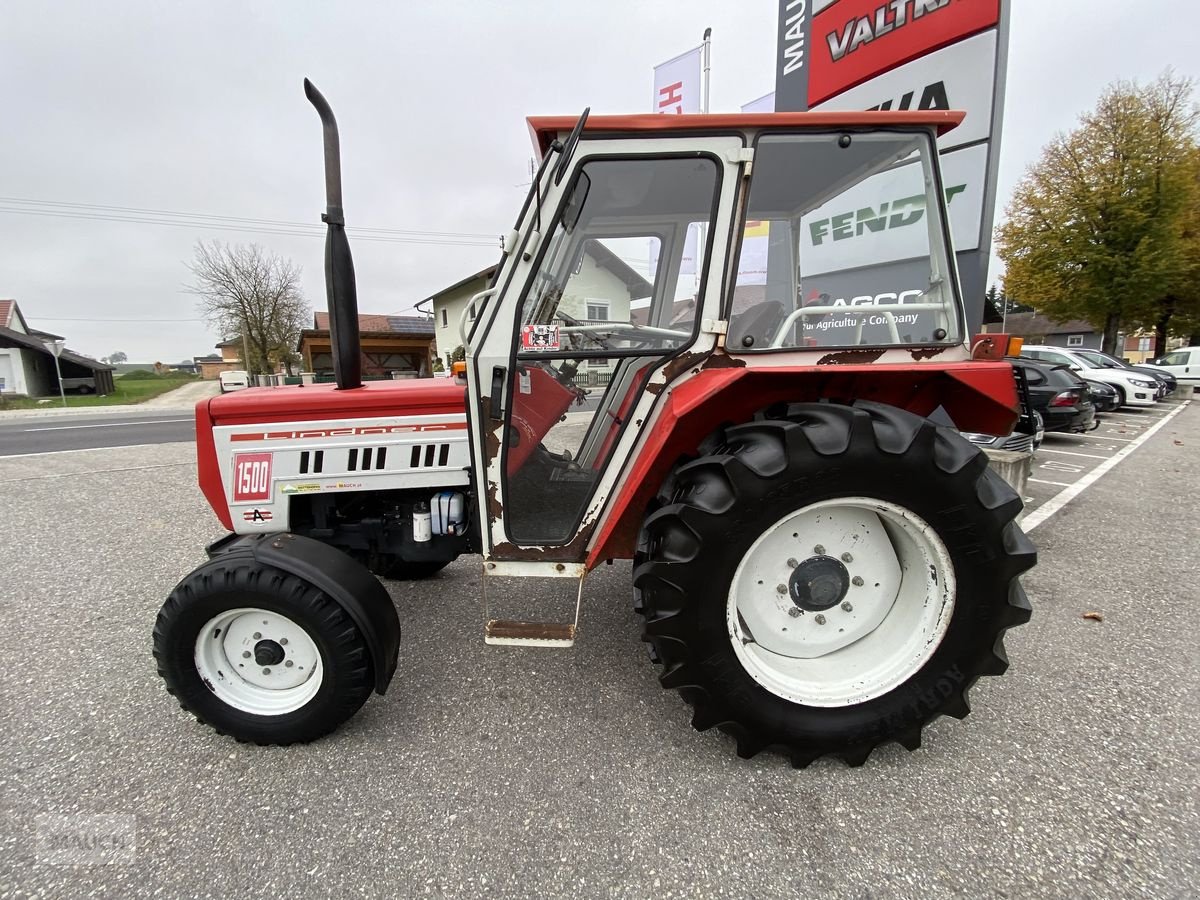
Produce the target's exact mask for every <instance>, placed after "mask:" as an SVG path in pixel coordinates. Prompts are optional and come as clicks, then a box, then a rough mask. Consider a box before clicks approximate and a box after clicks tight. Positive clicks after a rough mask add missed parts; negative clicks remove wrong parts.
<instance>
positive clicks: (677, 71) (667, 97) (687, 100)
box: [650, 45, 704, 115]
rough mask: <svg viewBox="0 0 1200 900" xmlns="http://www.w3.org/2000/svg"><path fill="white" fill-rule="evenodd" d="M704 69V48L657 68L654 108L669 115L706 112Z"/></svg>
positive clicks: (652, 106) (652, 107)
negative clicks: (704, 109)
mask: <svg viewBox="0 0 1200 900" xmlns="http://www.w3.org/2000/svg"><path fill="white" fill-rule="evenodd" d="M703 65H704V46H703V45H701V46H699V47H697V48H696V49H694V50H689V51H688V52H687V53H682V54H680V55H679V56H676V57H675V58H674V59H668V60H667V61H666V62H665V63H660V64H659V65H657V66H655V67H654V100H653V102H652V105H651V107H650V108H651V109H652V110H653V111H654V112H656V113H667V114H668V115H681V114H683V113H698V112H700V111H701V110H702V109H703V108H704V85H703Z"/></svg>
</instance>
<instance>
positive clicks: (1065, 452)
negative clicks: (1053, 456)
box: [1037, 444, 1108, 459]
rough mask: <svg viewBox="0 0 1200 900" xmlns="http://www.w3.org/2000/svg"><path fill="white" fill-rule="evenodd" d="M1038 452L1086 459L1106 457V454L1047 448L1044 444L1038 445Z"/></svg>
mask: <svg viewBox="0 0 1200 900" xmlns="http://www.w3.org/2000/svg"><path fill="white" fill-rule="evenodd" d="M1037 452H1038V453H1058V454H1060V455H1061V456H1083V457H1086V458H1088V459H1108V457H1107V456H1097V455H1096V454H1095V453H1076V452H1075V451H1073V450H1048V449H1047V448H1046V445H1045V444H1042V446H1040V447H1038V451H1037Z"/></svg>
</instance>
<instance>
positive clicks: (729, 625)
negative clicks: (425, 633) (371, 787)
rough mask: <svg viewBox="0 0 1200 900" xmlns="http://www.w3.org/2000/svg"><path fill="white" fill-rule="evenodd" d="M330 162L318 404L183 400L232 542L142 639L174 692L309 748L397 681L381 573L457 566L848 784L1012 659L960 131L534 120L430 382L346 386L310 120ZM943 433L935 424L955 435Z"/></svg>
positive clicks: (343, 239)
mask: <svg viewBox="0 0 1200 900" xmlns="http://www.w3.org/2000/svg"><path fill="white" fill-rule="evenodd" d="M305 92H306V95H307V97H308V99H309V101H310V102H311V103H312V104H313V105H314V106H315V107H316V109H317V112H318V113H319V115H320V118H321V121H322V126H323V136H324V152H325V181H326V201H327V209H326V212H325V213H324V215H323V216H322V220H323V221H324V222H325V223H326V224H327V237H326V247H325V273H326V287H327V294H328V304H329V313H330V319H331V337H332V344H333V349H334V366H335V370H336V384H302V385H295V386H287V387H274V388H261V389H249V390H244V391H238V392H236V393H231V394H227V395H223V396H217V397H213V398H211V399H209V400H206V401H204V402H202V403H200V404H199V405H198V406H197V408H196V440H197V452H198V472H199V483H200V487H201V489H202V491H203V493H204V496H205V497H206V498H207V501H208V503H209V504H210V505H211V507H212V510H213V512H214V513H215V514H216V516H217V518H218V519H219V520H220V521H221V523H222V524H223V525H224V527H225V528H226V529H227V530H228V531H229V534H228V535H226V536H225V537H224V538H222V539H220V540H218V541H217V542H216V543H214V544H212V545H211V546H210V547H208V550H207V555H208V561H207V562H205V563H203V564H202V565H200V566H199V567H198V568H197V569H195V570H194V571H193V572H192V573H191V574H189V575H187V576H186V577H185V578H184V579H183V580H182V581H181V582H180V583H179V584H178V586H177V587H176V588H175V589H174V590H173V591H172V592H171V594H170V596H169V598H168V599H167V601H166V603H165V604H164V606H163V607H162V610H161V612H160V613H159V615H158V618H157V622H156V625H155V628H154V637H153V644H154V657H155V659H156V661H157V666H158V671H159V674H160V675H161V676H162V677H163V679H165V682H166V686H167V689H168V690H169V691H170V693H171V694H173V695H174V696H175V697H176V698H177V699H178V701H179V703H180V705H181V706H182V707H183V708H184V709H185V710H187V711H190V712H191V713H192V714H194V715H195V716H196V717H197V718H198V719H199V720H200V721H201V722H202V723H207V724H208V725H210V726H212V727H213V728H215V729H216V730H217V731H218V732H221V733H223V734H227V735H230V736H232V737H234V738H236V739H237V740H239V741H247V742H255V743H258V744H278V745H287V744H292V743H296V742H307V741H312V740H314V739H317V738H320V737H321V736H323V735H326V734H328V733H329V732H331V731H333V730H334V729H336V728H337V727H338V726H339V725H340V724H341V723H342V722H344V721H345V720H346V719H348V718H349V717H350V716H352V715H353V714H354V713H355V712H356V711H357V710H358V709H359V708H360V707H361V706H362V704H363V703H364V702H365V701H366V700H367V698H368V697H369V695H370V694H371V692H372V691H375V692H378V693H380V694H382V693H383V692H384V691H386V690H387V688H388V685H389V682H390V681H391V680H392V676H393V674H394V673H395V670H396V665H397V658H398V652H399V646H400V623H399V618H398V615H397V612H396V608H395V606H394V605H393V603H392V601H391V599H390V596H389V594H388V592H387V590H386V588H385V587H384V586H383V584H382V583H381V581H380V580H379V579H380V577H382V578H389V579H397V580H401V581H403V580H407V579H418V578H429V577H431V576H434V575H435V573H437V572H438V571H439V570H440V569H442V568H443V567H444V566H446V565H447V564H448V563H450V562H451V561H453V560H455V559H457V558H458V557H459V556H460V555H463V554H475V555H477V556H478V558H479V559H480V569H481V576H480V577H481V585H482V587H481V590H483V591H484V593H485V595H486V592H487V590H488V586H489V584H495V583H497V582H496V581H495V579H501V578H508V579H514V578H520V579H529V580H530V581H529V582H522V584H524V583H529V584H533V583H534V582H537V583H538V584H545V585H550V586H552V587H558V588H559V589H560V590H561V591H562V592H563V594H564V596H565V600H566V603H567V608H568V609H569V606H570V605H571V604H573V605H574V608H575V614H574V618H573V620H571V621H562V620H566V619H571V616H570V614H569V612H567V613H564V614H563V615H559V616H557V617H548V616H547V617H543V618H544V619H554V618H556V619H557V620H558V621H553V620H550V621H528V619H530V618H535V617H531V616H526V617H525V619H520V618H517V617H514V618H512V619H506V618H503V617H499V616H497V617H492V616H491V615H490V614H489V613H485V615H484V621H483V635H484V639H485V641H487V642H488V643H490V644H501V645H504V644H507V645H516V646H528V647H547V648H556V647H557V648H563V647H570V646H572V645H573V643H574V641H575V640H576V638H577V637H578V636H579V627H580V609H581V602H582V597H583V592H584V584H585V579H586V577H587V575H588V574H589V572H592V571H593V570H594V569H595V568H596V567H597V566H599V565H600V564H602V563H605V562H609V561H612V560H617V559H619V560H631V561H632V589H633V590H632V601H633V607H634V609H635V610H636V612H637V613H638V614H639V615H640V617H641V619H642V622H643V631H642V640H643V641H644V642H645V643H647V644H648V645H649V646H648V651H649V657H650V660H651V662H652V664H654V665H656V666H658V667H659V680H660V681H661V683H662V685H663V687H665V688H668V689H672V690H675V691H678V693H679V694H680V695H681V696H682V698H683V700H684V701H686V702H687V703H689V704H691V706H692V707H693V725H694V726H695V727H696V728H697V729H700V730H705V729H709V728H712V727H717V728H719V729H721V730H722V731H724V732H726V733H727V734H729V735H731V736H732V738H733V739H734V741H735V742H736V749H737V753H738V755H739V756H741V757H743V758H749V757H752V756H754V755H755V754H756V753H758V752H760V751H762V750H766V749H770V750H773V751H777V752H779V753H782V754H783V755H784V756H785V757H786V758H787V759H788V760H790V761H791V763H792V764H793V765H795V766H797V767H802V766H806V765H808V764H809V763H810V762H812V761H813V760H815V759H817V758H818V757H821V756H825V755H830V756H834V757H840V758H841V759H842V760H844V761H845V762H847V763H849V764H850V765H861V764H862V763H863V762H864V761H865V760H866V759H867V757H868V756H869V754H870V753H871V751H872V750H873V749H874V748H875V747H877V746H879V745H881V744H883V743H886V742H890V741H895V742H898V743H899V744H900V745H902V746H903V747H905V748H907V749H909V750H913V749H915V748H917V747H918V746H919V745H920V742H921V731H922V728H923V726H924V725H925V724H927V723H928V722H930V721H931V720H933V719H935V718H937V717H939V716H942V715H949V716H954V717H957V718H962V717H963V716H965V715H966V714H967V712H968V697H967V694H968V691H969V689H970V688H971V686H972V684H973V683H974V682H975V681H976V680H977V679H978V678H979V677H980V676H983V675H999V674H1001V673H1003V672H1004V671H1005V669H1006V668H1007V666H1008V661H1007V658H1006V656H1005V652H1004V645H1003V638H1004V633H1005V631H1006V630H1007V629H1009V628H1010V627H1012V626H1015V625H1020V624H1022V623H1024V622H1026V621H1028V619H1029V616H1030V611H1031V610H1030V605H1029V603H1028V601H1027V599H1026V596H1025V594H1024V592H1023V590H1022V588H1021V586H1020V584H1019V580H1018V579H1019V576H1020V575H1021V573H1023V572H1025V571H1026V570H1028V569H1029V568H1031V567H1032V566H1033V565H1034V564H1035V561H1036V551H1035V548H1034V547H1033V545H1032V544H1031V543H1030V542H1029V540H1028V539H1027V538H1026V537H1025V535H1024V534H1023V533H1022V531H1021V529H1020V528H1019V527H1018V525H1017V524H1016V521H1015V520H1016V517H1017V516H1018V514H1019V513H1020V511H1021V509H1022V503H1021V499H1020V497H1018V496H1017V494H1016V493H1015V492H1014V491H1013V490H1012V489H1011V488H1010V487H1009V485H1008V484H1007V483H1006V482H1005V481H1003V480H1002V479H1001V478H1000V477H998V476H997V475H996V474H995V473H994V472H993V471H992V470H991V469H989V467H988V459H987V457H986V456H985V455H984V453H983V452H982V451H981V450H980V449H979V448H977V447H976V446H974V445H973V444H971V443H970V442H968V441H967V440H965V439H964V438H963V437H962V436H961V434H960V431H962V432H979V433H985V434H997V435H1003V434H1008V433H1009V431H1011V429H1012V426H1013V423H1014V422H1015V421H1016V419H1017V415H1018V395H1017V387H1016V382H1015V380H1014V373H1013V370H1012V367H1011V366H1010V365H1009V364H1008V363H1006V362H1004V361H1003V354H1002V353H990V352H988V348H989V347H991V346H992V344H993V343H994V342H993V341H992V339H991V338H980V339H976V340H973V339H972V337H971V334H970V331H969V330H968V321H967V315H966V311H965V308H964V303H963V298H962V295H961V289H960V285H959V277H958V272H957V268H956V262H955V256H954V251H953V245H952V240H951V234H950V226H949V221H948V215H947V209H948V203H949V202H951V201H952V200H953V198H954V191H953V190H952V189H951V190H948V189H947V188H946V187H945V186H944V185H943V182H942V177H941V173H940V170H939V165H938V153H937V139H938V137H939V135H941V134H943V133H945V132H946V131H947V130H949V129H951V128H953V127H954V126H955V125H956V124H958V123H959V122H960V121H961V120H962V118H963V116H962V114H961V113H958V112H953V111H939V110H922V111H906V112H892V111H888V112H810V113H769V114H768V113H753V114H736V115H718V114H713V115H708V114H706V115H677V116H670V115H628V116H620V115H616V116H589V114H588V112H587V111H585V112H584V114H583V115H582V116H581V117H579V118H575V117H569V118H568V117H533V118H530V119H529V120H528V122H529V128H530V131H531V133H532V138H533V141H534V145H535V147H536V151H537V155H538V157H539V158H540V166H539V168H538V169H537V171H536V174H535V176H534V179H533V183H532V186H531V187H530V190H529V193H528V196H527V198H526V200H525V202H524V205H523V207H522V208H521V210H520V213H519V214H518V216H517V218H516V222H515V223H514V225H513V227H512V229H511V230H510V231H509V232H507V233H506V234H504V235H503V236H501V238H500V244H501V257H500V262H499V264H498V265H497V267H496V269H495V274H494V276H493V277H492V279H491V281H490V283H489V284H488V286H487V289H486V290H484V291H482V292H481V293H479V294H477V295H476V296H474V297H471V298H470V299H469V301H468V302H466V303H465V305H464V307H463V309H462V312H461V316H460V318H459V323H458V324H459V328H460V331H461V335H462V342H463V346H464V348H465V361H464V364H462V365H461V366H460V369H461V371H460V372H459V373H458V374H457V376H456V377H454V378H445V377H438V378H432V377H431V378H418V379H410V380H393V381H372V382H367V383H364V382H363V380H362V370H361V365H362V364H361V353H360V346H359V335H358V329H357V322H358V318H357V317H358V311H357V298H356V292H355V280H354V271H353V263H352V260H351V255H350V249H349V244H348V240H347V236H346V231H345V218H344V213H343V208H342V190H341V176H340V147H339V138H338V130H337V124H336V121H335V119H334V116H333V113H332V111H331V109H330V107H329V104H328V103H327V102H326V101H325V99H324V97H323V96H322V95H321V94H320V93H319V92H318V91H317V90H316V88H315V87H313V85H312V84H311V83H310V82H308V81H305ZM950 423H952V425H953V427H950Z"/></svg>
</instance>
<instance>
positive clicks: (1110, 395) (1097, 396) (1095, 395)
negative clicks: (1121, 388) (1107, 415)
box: [1083, 378, 1121, 412]
mask: <svg viewBox="0 0 1200 900" xmlns="http://www.w3.org/2000/svg"><path fill="white" fill-rule="evenodd" d="M1083 380H1084V381H1085V382H1086V383H1087V386H1088V391H1090V392H1091V395H1092V403H1094V404H1095V406H1096V412H1109V411H1110V410H1114V409H1116V408H1117V407H1118V406H1120V405H1121V395H1120V394H1118V393H1117V389H1116V388H1115V387H1113V386H1112V385H1111V384H1105V383H1104V382H1103V381H1093V380H1092V379H1090V378H1085V379H1083Z"/></svg>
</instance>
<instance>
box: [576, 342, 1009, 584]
mask: <svg viewBox="0 0 1200 900" xmlns="http://www.w3.org/2000/svg"><path fill="white" fill-rule="evenodd" d="M850 358H853V357H850ZM712 359H714V360H723V361H725V360H729V358H728V357H717V356H714V357H712ZM868 362H869V361H868ZM662 399H663V402H662V403H661V404H660V407H659V411H658V413H657V414H656V415H655V417H654V419H653V422H652V424H651V425H650V427H649V430H648V432H647V434H646V436H645V438H644V439H643V442H642V444H641V445H640V446H639V448H638V449H637V450H636V451H635V453H634V455H633V458H632V460H631V462H630V467H629V469H628V470H627V472H626V474H625V475H624V476H623V477H622V478H621V481H620V483H621V485H622V487H621V489H620V491H619V492H618V493H617V495H616V497H615V499H614V501H613V504H612V507H611V509H610V511H609V513H608V515H607V516H606V517H605V518H604V520H603V521H602V522H601V523H600V526H599V528H598V530H597V533H596V539H595V541H594V542H593V543H592V544H591V546H590V549H589V551H588V556H587V567H588V569H591V568H594V567H595V566H596V565H598V564H599V563H600V562H601V561H603V560H605V559H629V558H631V557H632V556H633V553H634V550H635V549H636V545H637V535H638V531H639V530H640V528H641V524H642V519H643V517H644V516H645V513H646V509H647V507H648V505H649V503H650V501H651V500H652V499H653V497H654V495H655V493H656V492H657V491H658V488H659V486H660V485H662V483H663V481H664V480H665V479H666V477H667V475H668V473H669V472H670V471H671V468H672V467H673V466H674V465H675V464H676V463H677V462H678V461H679V460H680V459H681V458H684V457H688V456H694V455H695V454H696V452H697V447H699V445H700V442H701V441H703V440H704V439H705V438H706V437H708V436H709V435H710V434H712V433H713V432H714V431H715V430H716V429H717V428H719V427H721V426H722V425H724V424H732V423H737V422H747V421H749V420H750V419H751V418H753V416H754V415H755V413H757V412H758V411H760V410H762V409H765V408H767V407H769V406H772V405H775V404H778V403H804V402H810V403H811V402H817V401H828V402H831V403H846V404H850V403H853V402H854V401H856V400H873V401H875V402H877V403H886V404H888V405H890V406H895V407H897V408H899V409H905V410H908V411H909V412H912V413H915V414H917V415H919V416H929V415H930V414H931V413H932V412H933V411H934V410H936V409H937V408H938V407H941V408H942V409H944V410H945V411H946V413H947V414H949V416H950V418H951V419H952V420H953V421H954V423H955V425H956V426H957V427H958V428H959V429H960V430H962V431H978V432H984V433H986V434H1008V433H1010V432H1011V431H1012V428H1013V425H1014V424H1015V423H1016V421H1017V416H1018V403H1017V388H1016V380H1015V379H1014V378H1013V369H1012V366H1011V365H1010V364H1009V363H1006V362H949V363H923V364H920V365H912V364H909V365H904V364H880V363H874V364H854V363H839V364H832V365H822V366H817V367H808V366H806V367H782V366H779V367H762V368H751V367H749V366H746V365H745V364H744V363H743V362H742V361H741V360H732V361H731V362H728V361H727V362H725V363H724V364H723V365H712V364H711V363H709V367H708V368H706V367H705V365H704V364H702V365H701V366H699V367H697V368H696V370H695V371H694V372H693V375H692V377H690V378H688V379H687V380H686V381H683V382H681V383H680V384H678V385H677V386H674V387H670V388H668V390H667V392H666V396H665V397H664V398H662Z"/></svg>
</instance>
